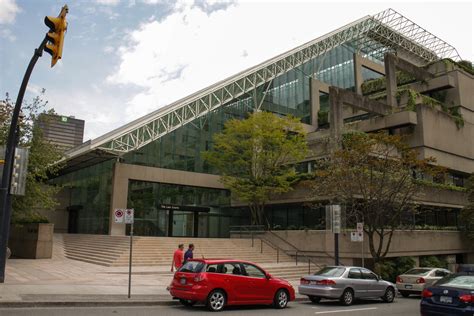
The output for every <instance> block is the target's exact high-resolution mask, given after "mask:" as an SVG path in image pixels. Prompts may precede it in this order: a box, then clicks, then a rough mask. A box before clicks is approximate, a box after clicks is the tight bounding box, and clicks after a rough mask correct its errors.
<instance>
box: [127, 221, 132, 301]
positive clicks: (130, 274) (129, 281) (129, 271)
mask: <svg viewBox="0 0 474 316" xmlns="http://www.w3.org/2000/svg"><path fill="white" fill-rule="evenodd" d="M130 225H131V226H130V258H129V260H128V298H130V295H131V291H132V250H133V223H131V224H130Z"/></svg>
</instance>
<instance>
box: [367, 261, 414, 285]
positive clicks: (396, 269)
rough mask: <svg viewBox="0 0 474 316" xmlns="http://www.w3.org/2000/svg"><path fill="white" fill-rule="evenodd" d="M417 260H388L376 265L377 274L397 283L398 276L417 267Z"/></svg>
mask: <svg viewBox="0 0 474 316" xmlns="http://www.w3.org/2000/svg"><path fill="white" fill-rule="evenodd" d="M415 264H416V262H415V259H413V258H412V257H398V258H387V259H385V260H383V261H382V262H379V263H377V264H375V272H376V273H377V274H378V275H380V276H381V277H382V279H384V280H387V281H390V282H395V280H396V278H397V276H398V275H400V274H402V273H404V272H406V271H408V270H410V269H412V268H413V267H415Z"/></svg>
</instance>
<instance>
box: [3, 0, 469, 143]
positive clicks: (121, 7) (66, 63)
mask: <svg viewBox="0 0 474 316" xmlns="http://www.w3.org/2000/svg"><path fill="white" fill-rule="evenodd" d="M67 4H68V6H69V14H68V17H67V19H68V23H69V25H68V32H67V34H66V39H65V44H64V51H63V59H62V60H61V61H60V62H58V64H57V65H56V66H55V67H54V68H50V63H51V58H50V55H48V54H47V53H45V54H44V55H43V57H42V58H41V59H40V60H39V61H38V63H37V66H36V68H35V70H34V72H33V75H32V77H31V79H30V85H29V88H28V95H27V97H28V98H31V97H32V96H34V95H36V94H37V93H38V92H39V91H40V90H41V88H45V89H46V96H45V97H46V99H47V100H48V101H49V104H50V105H51V106H52V107H54V108H55V110H56V111H57V112H58V113H61V114H64V115H74V116H76V117H77V118H81V119H85V120H86V132H85V133H86V135H85V140H87V139H89V138H94V137H97V136H100V135H101V134H103V133H105V132H107V131H110V130H111V129H113V128H116V127H119V126H120V125H122V124H124V123H126V122H129V121H131V120H133V119H135V118H137V117H139V116H142V115H145V114H146V113H149V112H151V111H153V110H155V109H157V108H159V107H161V106H164V105H166V104H169V103H170V102H172V101H175V100H177V99H180V98H182V97H185V96H187V95H189V94H191V93H193V92H195V91H197V90H198V89H201V88H204V87H206V86H208V85H210V84H212V83H214V82H216V81H218V80H221V79H224V78H225V77H227V76H230V75H232V74H235V73H237V72H239V71H241V70H243V69H245V68H248V67H251V66H253V65H255V64H258V63H260V62H262V61H264V60H266V59H268V58H271V57H273V56H275V55H277V54H279V53H282V52H284V51H286V50H288V49H291V48H293V47H295V46H297V45H299V44H302V43H304V42H306V41H309V40H311V39H314V38H316V37H319V36H321V35H324V34H325V33H327V32H330V31H332V30H334V29H336V28H338V27H340V26H343V25H344V24H347V23H349V22H352V21H353V20H356V19H358V18H360V17H363V16H365V15H368V14H376V13H378V12H380V11H382V10H384V9H387V8H389V7H391V8H393V9H395V10H397V11H398V12H400V13H401V14H403V15H405V16H406V17H408V18H410V19H412V20H413V21H415V22H416V23H418V24H419V25H421V26H422V27H424V28H425V29H427V30H428V31H430V32H432V33H433V34H435V35H437V36H439V37H440V38H441V39H443V40H445V41H447V42H448V43H450V44H451V45H453V46H454V47H456V48H457V49H458V52H459V54H460V55H461V57H463V58H464V59H470V60H474V56H473V42H472V41H473V37H474V36H473V19H472V17H473V5H472V2H470V1H465V2H449V3H447V2H444V3H443V2H434V3H424V2H416V3H415V2H403V1H402V2H400V1H399V2H396V3H390V2H386V3H383V2H380V1H378V2H375V1H374V2H364V3H357V2H338V1H332V2H320V1H303V2H297V1H292V2H290V1H288V2H284V1H279V2H271V1H259V2H254V1H253V2H251V1H243V2H237V1H235V2H229V1H226V2H220V1H215V0H196V1H192V0H189V1H186V0H178V1H165V0H96V1H94V0H79V1H69V3H67ZM63 5H64V2H63V1H61V2H60V1H54V0H0V93H1V94H2V95H3V94H4V93H5V92H9V93H10V95H11V98H12V99H15V98H16V94H17V92H18V87H19V85H20V82H21V79H22V76H23V73H24V71H25V69H26V66H27V64H28V62H29V60H30V58H31V55H32V53H33V51H34V48H35V47H37V46H38V45H39V43H40V42H41V40H42V38H43V36H44V34H45V33H46V32H47V27H46V26H45V25H44V22H43V19H44V16H45V15H50V16H56V15H57V14H58V13H59V11H60V9H61V7H62V6H63Z"/></svg>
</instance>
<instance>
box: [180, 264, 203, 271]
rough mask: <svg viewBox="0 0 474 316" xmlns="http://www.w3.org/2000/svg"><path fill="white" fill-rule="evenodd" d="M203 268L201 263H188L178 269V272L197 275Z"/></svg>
mask: <svg viewBox="0 0 474 316" xmlns="http://www.w3.org/2000/svg"><path fill="white" fill-rule="evenodd" d="M203 267H204V263H202V262H201V261H188V262H186V263H185V264H184V265H183V266H182V267H181V268H180V269H179V272H192V273H199V272H201V271H202V268H203Z"/></svg>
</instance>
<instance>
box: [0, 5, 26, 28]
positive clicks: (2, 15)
mask: <svg viewBox="0 0 474 316" xmlns="http://www.w3.org/2000/svg"><path fill="white" fill-rule="evenodd" d="M20 11H21V9H20V8H19V7H18V5H17V4H16V2H15V0H0V24H12V23H13V22H15V17H16V14H17V13H19V12H20Z"/></svg>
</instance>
